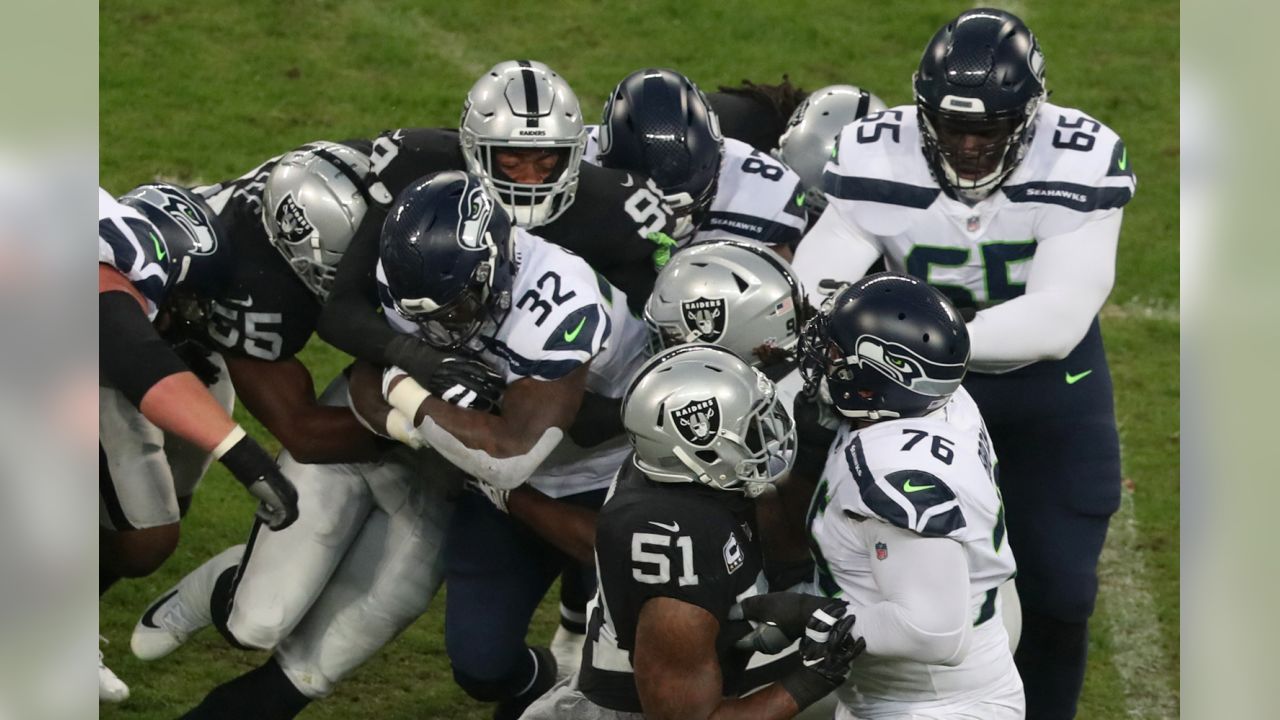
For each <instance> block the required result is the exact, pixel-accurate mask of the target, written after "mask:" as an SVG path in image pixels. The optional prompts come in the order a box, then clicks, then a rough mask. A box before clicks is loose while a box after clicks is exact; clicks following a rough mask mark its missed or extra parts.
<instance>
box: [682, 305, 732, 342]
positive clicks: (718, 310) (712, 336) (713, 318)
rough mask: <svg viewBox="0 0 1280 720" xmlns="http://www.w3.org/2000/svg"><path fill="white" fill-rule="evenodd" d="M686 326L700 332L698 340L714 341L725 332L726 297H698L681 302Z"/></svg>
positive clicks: (693, 331) (690, 330)
mask: <svg viewBox="0 0 1280 720" xmlns="http://www.w3.org/2000/svg"><path fill="white" fill-rule="evenodd" d="M680 315H681V317H683V318H684V326H685V328H687V329H688V330H689V332H691V333H697V334H698V340H700V341H702V342H708V343H713V342H715V341H717V340H719V339H720V336H721V335H723V334H724V320H725V317H724V316H725V306H724V298H711V299H707V298H701V297H700V298H698V299H696V300H685V301H683V302H681V303H680Z"/></svg>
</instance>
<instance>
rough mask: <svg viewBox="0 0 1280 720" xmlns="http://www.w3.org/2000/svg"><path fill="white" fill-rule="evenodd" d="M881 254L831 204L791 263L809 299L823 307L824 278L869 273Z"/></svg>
mask: <svg viewBox="0 0 1280 720" xmlns="http://www.w3.org/2000/svg"><path fill="white" fill-rule="evenodd" d="M879 257H880V249H879V248H878V247H876V246H875V245H874V244H872V242H871V241H868V240H867V239H865V238H863V237H861V236H860V235H858V234H857V233H856V232H855V231H854V230H853V228H852V227H850V225H849V223H848V222H847V221H845V220H844V218H842V217H840V214H839V212H838V211H837V209H836V208H834V207H829V208H828V209H827V211H826V212H824V213H822V217H821V218H819V219H818V222H817V223H815V224H814V226H813V228H812V229H811V230H809V232H808V233H807V234H806V235H805V236H804V238H803V239H801V241H800V244H799V245H798V246H797V247H796V253H795V259H794V260H792V261H791V267H792V268H793V269H795V272H796V276H797V277H798V278H799V279H800V284H801V285H802V286H804V289H805V293H806V294H807V295H808V297H809V302H811V303H813V306H814V307H821V305H822V301H823V300H824V299H826V298H825V296H823V295H822V293H820V292H819V291H818V283H819V282H820V281H822V280H826V279H834V280H841V281H845V282H853V281H854V280H857V279H858V278H860V277H862V276H863V275H865V274H866V273H867V268H869V267H871V264H872V263H874V262H875V261H876V259H877V258H879Z"/></svg>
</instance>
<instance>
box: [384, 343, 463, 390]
mask: <svg viewBox="0 0 1280 720" xmlns="http://www.w3.org/2000/svg"><path fill="white" fill-rule="evenodd" d="M385 354H386V358H387V365H395V366H396V367H398V368H400V369H401V370H404V371H405V372H407V373H409V376H410V377H412V378H413V379H414V380H417V381H418V384H419V385H421V386H423V387H426V386H427V383H428V382H429V381H430V380H431V376H432V375H435V373H436V369H437V368H439V367H440V363H441V362H443V361H444V360H445V358H448V357H449V353H447V352H445V351H443V350H437V349H436V348H433V347H431V345H430V344H429V343H428V342H427V341H426V340H423V339H421V338H418V337H414V336H413V335H397V336H396V337H395V338H394V339H393V340H392V341H391V342H389V343H387V350H386V353H385Z"/></svg>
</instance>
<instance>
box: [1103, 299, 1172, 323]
mask: <svg viewBox="0 0 1280 720" xmlns="http://www.w3.org/2000/svg"><path fill="white" fill-rule="evenodd" d="M1102 317H1103V318H1104V319H1105V318H1117V319H1120V320H1130V319H1139V320H1155V321H1157V322H1165V323H1172V324H1174V325H1180V324H1182V318H1181V310H1180V309H1179V308H1178V306H1176V305H1173V306H1170V305H1153V304H1149V303H1143V302H1137V301H1135V302H1128V303H1124V304H1123V305H1116V304H1112V303H1108V304H1107V305H1105V306H1104V307H1103V308H1102Z"/></svg>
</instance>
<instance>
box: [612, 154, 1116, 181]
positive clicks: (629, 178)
mask: <svg viewBox="0 0 1280 720" xmlns="http://www.w3.org/2000/svg"><path fill="white" fill-rule="evenodd" d="M1126 152H1127V151H1126ZM1120 169H1121V170H1123V169H1124V166H1123V165H1121V166H1120ZM635 184H636V181H635V180H632V179H631V174H630V173H628V174H627V179H626V180H623V181H622V187H631V186H633V185H635Z"/></svg>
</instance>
